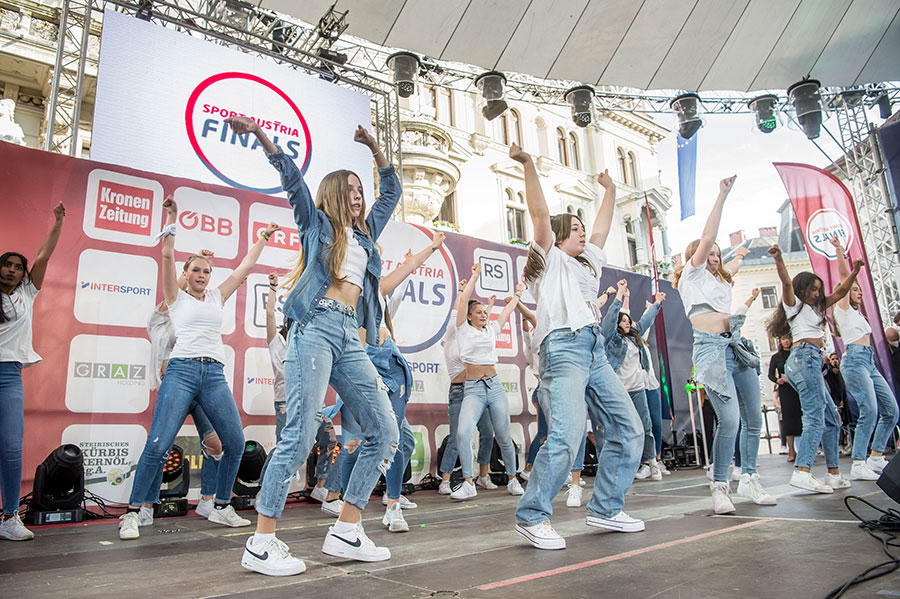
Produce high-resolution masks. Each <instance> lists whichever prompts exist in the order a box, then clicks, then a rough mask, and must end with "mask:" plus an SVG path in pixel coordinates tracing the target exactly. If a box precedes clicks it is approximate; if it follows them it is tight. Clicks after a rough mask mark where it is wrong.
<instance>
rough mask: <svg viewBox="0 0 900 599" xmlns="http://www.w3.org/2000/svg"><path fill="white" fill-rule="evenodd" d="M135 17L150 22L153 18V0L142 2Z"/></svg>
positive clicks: (142, 0)
mask: <svg viewBox="0 0 900 599" xmlns="http://www.w3.org/2000/svg"><path fill="white" fill-rule="evenodd" d="M134 16H135V18H137V19H141V20H142V21H150V19H152V18H153V2H152V1H151V0H141V3H140V4H139V5H138V9H137V11H136V12H135V13H134Z"/></svg>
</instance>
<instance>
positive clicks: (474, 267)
mask: <svg viewBox="0 0 900 599" xmlns="http://www.w3.org/2000/svg"><path fill="white" fill-rule="evenodd" d="M480 274H481V262H476V263H475V264H473V265H472V276H473V277H477V276H478V275H480Z"/></svg>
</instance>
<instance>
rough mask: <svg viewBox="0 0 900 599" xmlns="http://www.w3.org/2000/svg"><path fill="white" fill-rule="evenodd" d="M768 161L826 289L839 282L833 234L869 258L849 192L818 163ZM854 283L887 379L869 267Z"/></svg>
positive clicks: (853, 253) (886, 354)
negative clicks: (773, 169)
mask: <svg viewBox="0 0 900 599" xmlns="http://www.w3.org/2000/svg"><path fill="white" fill-rule="evenodd" d="M773 166H774V167H775V169H776V170H777V171H778V174H779V175H780V176H781V180H782V182H784V187H785V188H786V189H787V192H788V196H789V197H790V199H791V206H792V207H793V209H794V214H795V215H796V216H797V222H798V223H799V225H800V230H801V231H802V233H803V240H804V241H805V242H806V252H807V253H808V254H809V261H810V262H811V263H812V268H813V271H814V272H815V273H816V274H817V275H819V276H820V277H822V280H823V281H824V282H825V289H826V291H828V292H829V293H830V291H831V290H832V289H834V287H835V286H836V285H837V284H838V283H840V281H841V277H840V274H839V273H838V265H837V254H836V253H835V251H834V246H832V245H831V243H830V241H829V240H830V239H831V238H832V237H838V238H839V239H840V240H841V243H842V244H843V246H844V248H845V249H846V251H847V252H848V253H849V254H850V259H851V260H855V259H857V258H862V259H863V260H866V262H868V259H867V257H866V249H865V247H864V246H863V241H862V234H861V231H860V229H859V219H858V218H857V216H856V206H855V205H854V204H853V196H851V195H850V192H849V191H848V190H847V188H846V187H845V186H844V184H843V183H841V181H840V180H839V179H838V178H837V177H835V176H834V175H832V174H831V173H829V172H827V171H824V170H822V169H820V168H816V167H814V166H809V165H807V164H794V163H789V162H775V163H773ZM857 282H858V283H859V286H860V288H862V293H863V301H862V306H860V309H861V311H862V313H863V314H864V315H865V316H866V318H867V319H868V320H869V323H870V324H871V325H872V346H873V347H874V348H875V359H876V361H877V363H878V365H879V367H880V370H881V373H882V374H883V375H884V377H885V378H886V379H887V380H888V382H892V381H893V373H892V372H891V360H890V351H889V349H888V344H887V340H886V339H885V337H884V324H883V323H882V322H881V315H880V313H879V310H878V300H877V299H876V298H875V288H874V285H873V283H872V276H871V274H870V272H869V270H868V268H863V270H862V271H861V272H860V273H859V276H858V277H857Z"/></svg>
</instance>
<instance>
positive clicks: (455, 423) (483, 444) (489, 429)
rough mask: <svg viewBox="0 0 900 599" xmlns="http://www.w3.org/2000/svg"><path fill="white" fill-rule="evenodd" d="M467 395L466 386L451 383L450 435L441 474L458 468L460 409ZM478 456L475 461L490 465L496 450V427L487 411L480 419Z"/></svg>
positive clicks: (449, 399) (449, 398) (448, 403)
mask: <svg viewBox="0 0 900 599" xmlns="http://www.w3.org/2000/svg"><path fill="white" fill-rule="evenodd" d="M464 395H465V384H463V383H451V384H450V393H449V394H448V398H447V399H448V402H447V416H448V417H449V419H450V434H449V435H448V436H447V445H446V447H444V455H443V457H442V458H441V465H440V473H450V472H453V469H454V468H455V467H456V459H457V458H458V457H459V450H458V449H457V446H456V434H457V431H459V409H460V408H461V407H462V402H463V396H464ZM477 428H478V455H477V456H476V457H475V460H476V461H477V462H478V463H479V464H490V462H491V452H492V451H493V450H494V425H493V424H491V413H490V411H489V410H485V411H484V414H482V415H481V418H479V419H478V425H477Z"/></svg>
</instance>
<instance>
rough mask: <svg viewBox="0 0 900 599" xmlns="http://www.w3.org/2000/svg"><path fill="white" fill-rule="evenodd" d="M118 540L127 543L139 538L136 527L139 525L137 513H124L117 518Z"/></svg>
mask: <svg viewBox="0 0 900 599" xmlns="http://www.w3.org/2000/svg"><path fill="white" fill-rule="evenodd" d="M119 520H120V522H119V538H120V539H122V540H123V541H129V540H131V539H136V538H138V537H140V536H141V531H140V530H138V527H139V526H140V525H141V524H140V522H141V517H140V516H139V515H138V513H137V512H125V513H124V514H122V515H121V516H119Z"/></svg>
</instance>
